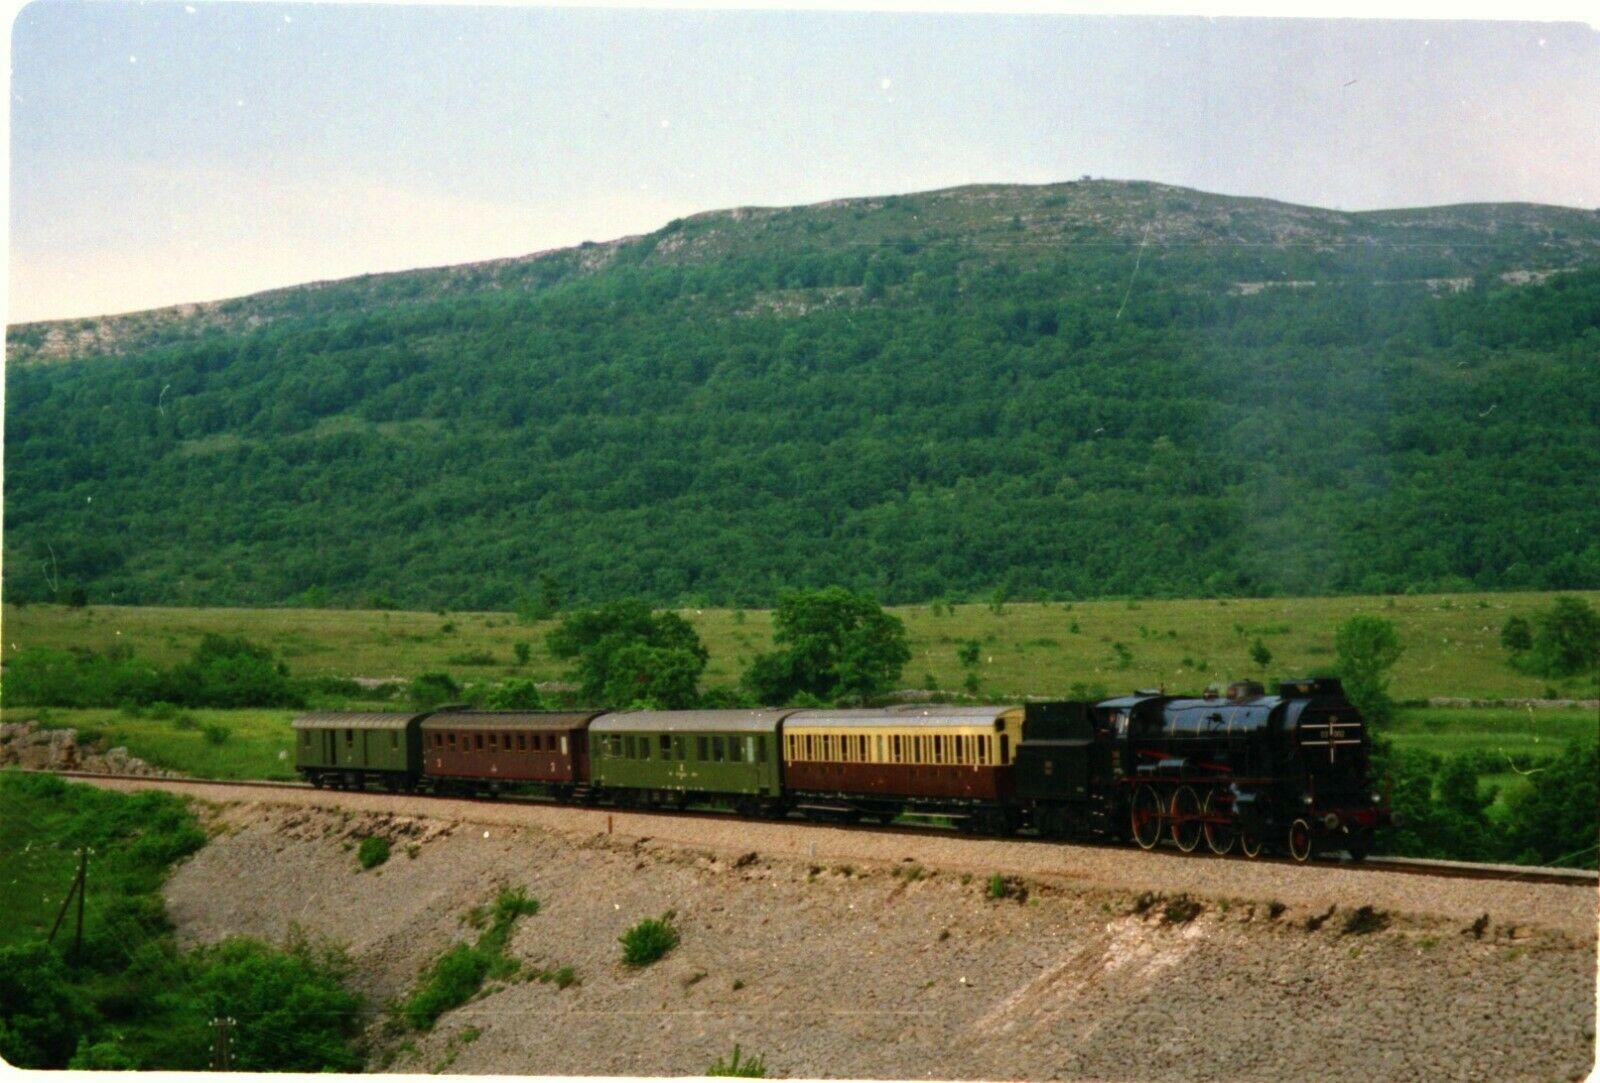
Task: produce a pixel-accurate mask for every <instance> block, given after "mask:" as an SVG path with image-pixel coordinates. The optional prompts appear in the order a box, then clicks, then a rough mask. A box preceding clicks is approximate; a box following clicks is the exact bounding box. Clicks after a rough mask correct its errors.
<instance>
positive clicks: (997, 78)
mask: <svg viewBox="0 0 1600 1083" xmlns="http://www.w3.org/2000/svg"><path fill="white" fill-rule="evenodd" d="M9 137H10V169H9V217H8V221H9V263H8V269H7V270H8V282H7V313H6V319H7V320H8V321H9V322H26V321H32V320H40V319H58V318H67V317H77V316H89V315H100V314H106V313H113V312H125V311H132V310H138V309H144V308H152V307H157V306H162V305H168V304H175V303H181V302H191V301H205V300H214V299H219V298H224V297H232V296H239V295H242V294H246V293H251V292H255V291H258V290H262V289H269V288H273V287H276V286H285V285H292V284H296V283H301V282H308V281H315V280H321V279H330V278H341V277H345V276H349V275H356V274H364V273H368V272H375V271H386V270H401V269H405V268H411V267H425V266H438V265H442V264H450V263H463V262H470V261H475V260H483V259H494V258H499V257H506V256H516V255H523V254H526V253H529V252H536V251H541V250H545V249H549V248H557V247H563V246H566V245H572V244H577V243H579V242H582V241H584V240H597V241H598V240H608V239H611V238H614V237H619V236H625V235H628V234H634V233H640V232H646V231H649V230H652V229H656V228H658V227H660V226H662V225H664V224H665V223H666V222H668V221H670V220H671V219H673V218H675V217H679V216H683V215H687V214H693V213H696V212H699V211H705V210H716V209H721V208H727V207H735V206H745V205H791V204H803V203H810V202H816V201H821V200H826V199H834V198H840V197H846V196H861V195H881V194H887V193H896V192H910V191H919V190H927V189H932V188H939V187H948V186H953V185H960V184H969V183H979V182H983V183H1020V184H1039V183H1047V182H1052V181H1060V180H1070V179H1075V178H1077V177H1078V176H1080V175H1084V174H1088V175H1091V176H1095V177H1114V178H1123V179H1143V180H1155V181H1161V182H1164V183H1168V184H1177V185H1185V186H1189V187H1194V188H1199V189H1203V190H1206V191H1213V192H1222V193H1227V194H1235V195H1252V196H1266V197H1271V198H1275V199H1282V200H1287V201H1290V202H1295V203H1307V204H1314V205H1317V206H1324V207H1337V208H1342V209H1345V210H1363V209H1375V208H1383V207H1396V206H1419V205H1436V204H1444V203H1462V202H1486V201H1526V202H1538V203H1553V204H1561V205H1566V206H1578V207H1588V208H1597V207H1600V33H1597V32H1596V30H1595V29H1594V28H1593V27H1586V26H1582V25H1578V24H1572V23H1566V24H1559V23H1514V22H1477V23H1472V22H1438V21H1433V22H1424V21H1409V22H1379V21H1371V20H1344V21H1326V20H1324V21H1308V20H1265V19H1201V18H1135V17H1131V16H1122V17H1116V18H1107V17H1087V16H1061V15H1006V16H988V15H974V14H960V13H947V14H906V13H895V12H864V11H817V10H813V11H798V12H796V11H789V12H782V11H728V10H723V11H674V10H585V9H574V8H527V7H522V8H475V7H460V6H456V7H426V6H401V7H383V6H372V5H365V6H336V5H322V4H305V3H295V4H253V3H243V2H236V0H235V2H226V3H204V2H199V0H192V2H189V3H184V2H182V0H179V2H177V3H138V4H135V3H127V2H121V3H106V2H98V3H83V2H78V0H39V2H36V3H34V4H32V5H30V6H28V7H25V8H23V9H22V10H21V11H20V13H19V14H17V15H16V17H15V20H14V22H13V24H12V26H11V99H10V131H9Z"/></svg>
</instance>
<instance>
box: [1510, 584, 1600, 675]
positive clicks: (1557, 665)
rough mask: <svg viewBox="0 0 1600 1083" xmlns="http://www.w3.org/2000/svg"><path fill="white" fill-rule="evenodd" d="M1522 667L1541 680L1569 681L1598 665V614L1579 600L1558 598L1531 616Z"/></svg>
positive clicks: (1599, 659) (1599, 640)
mask: <svg viewBox="0 0 1600 1083" xmlns="http://www.w3.org/2000/svg"><path fill="white" fill-rule="evenodd" d="M1533 621H1534V624H1535V625H1536V628H1535V631H1534V634H1533V643H1532V647H1531V649H1530V650H1529V651H1528V654H1527V657H1526V660H1525V664H1526V666H1527V668H1528V669H1530V670H1532V671H1533V672H1534V673H1538V674H1540V675H1541V676H1545V677H1572V676H1576V675H1578V674H1582V673H1589V672H1591V671H1593V670H1594V669H1595V668H1596V666H1597V665H1600V614H1596V613H1595V611H1594V609H1593V608H1592V607H1591V606H1590V605H1589V603H1588V602H1586V601H1584V600H1583V599H1582V598H1573V597H1566V596H1563V597H1560V598H1557V599H1556V600H1555V604H1554V605H1552V606H1551V607H1550V608H1549V609H1541V610H1539V612H1537V613H1535V614H1534V616H1533Z"/></svg>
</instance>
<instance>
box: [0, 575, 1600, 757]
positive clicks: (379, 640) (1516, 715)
mask: <svg viewBox="0 0 1600 1083" xmlns="http://www.w3.org/2000/svg"><path fill="white" fill-rule="evenodd" d="M1552 597H1553V596H1552V595H1548V594H1457V595H1416V596H1405V597H1390V598H1303V599H1250V600H1213V601H1146V602H1078V603H1070V604H1069V603H1035V604H1007V605H1005V606H1003V607H1001V608H1000V609H999V610H998V611H996V609H994V608H993V607H991V606H988V605H960V606H955V607H954V609H953V611H951V610H947V609H946V608H945V607H943V606H940V607H937V608H935V607H929V606H911V607H901V608H898V609H896V610H895V611H894V612H895V613H897V614H898V615H899V616H900V618H901V619H902V620H904V621H905V623H906V628H907V631H908V633H909V636H910V641H911V648H912V661H911V663H910V664H909V665H908V666H907V667H906V670H905V674H904V676H903V678H902V681H901V683H902V685H903V686H904V687H907V688H923V689H930V690H932V689H943V690H950V691H955V690H958V689H960V688H961V686H962V683H963V681H964V679H965V677H966V674H967V670H966V669H964V668H963V666H962V665H961V663H960V661H959V659H958V657H957V651H958V650H959V649H960V647H961V646H962V645H963V644H965V643H967V642H970V641H973V640H976V641H977V642H978V644H979V647H980V662H979V664H978V666H977V667H976V672H977V674H978V680H979V687H980V695H982V696H983V697H985V698H991V699H996V700H1005V699H1013V698H1018V697H1021V696H1071V695H1075V694H1076V695H1082V694H1084V693H1085V692H1087V693H1089V694H1102V693H1106V694H1116V693H1120V692H1124V691H1128V690H1130V689H1133V688H1136V687H1156V686H1162V687H1165V688H1167V689H1170V690H1173V691H1199V690H1201V689H1203V688H1204V687H1205V686H1206V685H1207V684H1210V683H1213V682H1219V683H1225V682H1227V681H1229V680H1233V679H1238V678H1244V677H1250V678H1257V679H1259V678H1262V677H1269V678H1270V677H1277V676H1291V675H1301V674H1308V673H1313V672H1317V671H1321V670H1326V669H1328V667H1330V666H1331V664H1332V662H1333V637H1334V632H1335V629H1336V628H1337V627H1338V625H1339V623H1340V622H1341V621H1343V620H1345V619H1346V618H1348V617H1350V616H1351V615H1353V614H1356V613H1372V614H1376V615H1379V616H1382V617H1385V618H1387V619H1388V620H1391V621H1393V622H1394V624H1395V626H1396V629H1397V630H1398V632H1399V635H1400V639H1401V642H1402V643H1403V644H1404V645H1405V653H1404V655H1403V656H1402V657H1401V659H1400V662H1399V664H1398V665H1397V666H1396V667H1395V672H1394V682H1393V687H1392V692H1393V694H1394V695H1395V696H1396V698H1398V699H1401V700H1413V701H1416V700H1424V699H1427V698H1429V697H1436V696H1448V697H1460V698H1466V699H1516V698H1535V697H1543V698H1587V697H1593V696H1594V695H1595V694H1596V693H1595V690H1594V684H1593V681H1592V680H1591V681H1588V682H1585V681H1579V680H1568V681H1562V682H1551V681H1547V680H1545V679H1543V678H1535V677H1529V676H1527V675H1525V674H1522V673H1518V672H1517V671H1516V670H1513V669H1512V668H1511V667H1510V666H1509V665H1508V664H1507V662H1506V655H1505V652H1504V650H1503V649H1502V648H1501V647H1500V627H1501V625H1502V624H1503V623H1504V622H1505V620H1506V618H1507V617H1509V616H1512V615H1520V616H1524V617H1528V616H1531V615H1532V614H1533V613H1534V612H1535V611H1536V610H1538V609H1540V608H1542V607H1545V606H1548V605H1549V604H1550V602H1551V599H1552ZM1584 597H1586V598H1587V599H1588V600H1589V601H1590V602H1591V604H1600V593H1596V592H1590V593H1588V594H1586V595H1584ZM680 613H681V614H682V616H684V617H685V618H686V619H687V620H689V621H690V622H691V623H692V624H693V625H694V627H695V629H696V630H697V631H698V632H699V634H700V636H701V637H702V639H704V641H705V643H706V646H707V648H708V649H709V650H710V652H711V664H710V667H709V669H708V672H707V676H706V680H705V682H704V683H705V684H706V685H715V684H732V683H734V682H735V681H737V679H738V675H739V673H740V672H741V671H742V670H743V669H744V667H745V666H746V665H748V664H749V661H750V659H751V658H752V657H753V656H754V655H755V654H757V653H759V652H761V651H763V650H766V649H768V648H769V646H770V644H771V613H770V612H768V611H765V610H747V611H743V610H709V609H708V610H703V611H702V610H692V609H691V610H681V611H680ZM3 615H4V626H3V629H0V634H3V649H4V652H7V653H9V652H10V651H14V650H18V649H22V648H27V647H53V648H67V647H83V648H88V649H91V650H102V651H103V650H105V649H107V648H110V647H113V646H116V645H120V644H126V645H127V646H128V647H129V648H130V649H132V651H133V652H134V653H135V654H136V655H137V656H139V657H140V658H144V659H147V660H149V661H151V662H154V663H156V664H158V665H171V664H173V663H175V662H178V661H181V660H183V659H185V658H187V657H188V655H189V653H190V651H191V650H192V649H193V648H194V646H195V644H196V643H198V642H199V640H200V637H201V636H203V635H205V634H206V633H208V632H216V633H221V634H225V635H243V636H247V637H249V638H250V639H252V640H255V641H257V642H260V643H263V644H266V645H268V646H270V647H271V648H272V649H273V650H274V651H276V652H277V653H278V654H279V655H280V656H281V657H282V658H283V659H284V660H285V661H287V663H288V664H289V666H290V668H291V670H292V671H293V673H294V674H295V675H297V676H317V675H332V676H341V677H378V678H396V679H406V678H410V677H413V676H416V675H417V674H419V673H425V672H430V671H438V670H442V671H445V672H448V673H450V674H451V675H453V676H454V677H456V678H457V679H458V680H461V681H463V682H465V683H475V682H492V681H498V680H502V679H504V678H506V677H513V676H516V677H532V678H534V679H536V680H541V681H545V680H556V679H559V678H561V677H563V676H564V664H563V663H561V662H560V661H558V660H556V659H554V658H552V657H550V655H549V653H548V651H547V650H546V649H545V634H546V633H547V632H548V631H549V630H550V628H552V627H553V626H554V622H543V623H539V624H532V625H529V624H523V623H520V622H519V621H518V620H517V619H516V618H515V616H513V615H511V614H508V613H402V612H388V611H362V610H310V609H168V608H137V609H133V608H116V607H90V608H85V609H68V608H64V607H59V606H27V607H16V606H6V607H5V608H4V614H3ZM1257 640H1259V641H1260V642H1261V643H1262V644H1263V645H1264V646H1265V647H1266V648H1267V649H1268V650H1269V651H1271V652H1272V660H1271V661H1270V662H1269V663H1268V664H1267V666H1266V667H1264V668H1263V667H1260V666H1257V665H1256V664H1255V663H1254V662H1253V661H1252V660H1251V658H1250V650H1251V648H1252V646H1253V645H1254V644H1255V643H1256V641H1257ZM519 642H522V643H527V644H528V647H529V659H528V662H527V663H526V664H518V663H517V660H516V650H515V644H517V643H519ZM1119 644H1120V646H1121V650H1120V651H1119V650H1118V645H1119ZM1075 686H1076V687H1075ZM381 705H382V704H378V703H374V704H372V705H371V706H381ZM350 706H362V705H361V704H351V705H350ZM294 713H295V712H293V711H278V710H251V711H210V710H193V711H185V712H182V713H181V714H180V715H179V716H178V717H176V718H167V719H158V718H149V717H146V718H139V717H132V716H130V715H129V714H128V713H127V712H122V711H117V710H112V709H105V710H65V709H46V710H43V711H41V710H39V709H35V708H13V707H7V708H6V709H5V710H4V718H5V719H6V720H7V721H16V720H19V719H23V718H35V717H40V718H41V721H44V722H46V723H47V724H50V725H57V726H73V727H75V728H77V729H79V730H80V731H81V732H82V733H83V735H84V736H85V737H86V738H88V742H86V743H89V742H93V741H95V740H100V741H102V742H103V746H104V747H113V746H116V745H124V746H126V747H127V748H128V749H129V750H130V751H131V752H132V753H133V754H134V755H136V756H139V757H141V758H142V759H145V760H147V761H149V762H151V763H153V764H156V765H158V766H161V767H167V768H171V769H173V770H177V771H182V772H185V773H189V774H197V775H207V776H210V777H215V778H281V777H289V776H290V775H292V762H291V757H290V754H289V753H288V752H287V750H288V749H289V748H291V747H292V746H291V742H290V736H291V734H290V731H289V726H288V722H289V720H290V719H291V718H292V717H293V716H294ZM41 716H42V717H41ZM218 727H220V728H221V729H223V730H226V731H227V733H226V736H225V737H219V732H220V731H219V730H218ZM208 730H209V732H210V735H209V736H208ZM1597 730H1600V720H1597V719H1596V717H1595V712H1594V711H1592V710H1587V709H1564V710H1563V709H1540V710H1526V709H1521V710H1519V709H1510V708H1470V709H1453V708H1424V707H1420V706H1413V707H1410V708H1408V709H1406V710H1405V711H1404V712H1403V713H1402V716H1401V718H1400V719H1399V720H1398V722H1397V723H1396V724H1395V725H1394V726H1393V727H1392V728H1391V730H1390V735H1391V736H1392V737H1393V739H1394V741H1395V743H1396V744H1397V745H1399V746H1400V747H1410V748H1419V749H1426V750H1428V751H1432V752H1436V753H1439V754H1443V755H1453V754H1460V753H1468V752H1477V751H1484V752H1487V753H1489V754H1490V755H1492V756H1496V757H1498V756H1501V755H1505V756H1508V757H1515V756H1519V755H1524V754H1531V755H1535V756H1538V755H1544V754H1546V753H1550V752H1554V751H1555V750H1557V749H1558V748H1560V747H1561V745H1562V744H1563V743H1564V742H1565V741H1567V740H1568V739H1572V738H1576V739H1579V740H1595V739H1596V732H1597ZM1486 781H1490V782H1498V783H1502V784H1504V785H1505V786H1515V785H1521V784H1525V783H1524V782H1523V776H1521V775H1520V774H1518V773H1516V772H1515V771H1514V770H1511V769H1510V768H1509V764H1508V770H1507V771H1506V772H1505V773H1504V775H1503V776H1501V775H1496V776H1492V777H1490V778H1486Z"/></svg>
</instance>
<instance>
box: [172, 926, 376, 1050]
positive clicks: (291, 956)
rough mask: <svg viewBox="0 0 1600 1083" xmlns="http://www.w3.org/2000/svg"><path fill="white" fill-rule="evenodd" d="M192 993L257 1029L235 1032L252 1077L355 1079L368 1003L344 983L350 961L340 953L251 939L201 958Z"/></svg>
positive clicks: (206, 951)
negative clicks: (357, 1040) (339, 1075)
mask: <svg viewBox="0 0 1600 1083" xmlns="http://www.w3.org/2000/svg"><path fill="white" fill-rule="evenodd" d="M193 960H194V964H195V970H194V974H193V977H192V979H191V987H192V989H193V991H194V993H195V994H196V997H197V999H198V1001H199V1003H200V1004H201V1005H206V1006H208V1007H209V1008H212V1009H214V1010H215V1011H216V1013H217V1014H221V1015H230V1016H233V1017H235V1018H237V1019H239V1020H241V1021H248V1022H249V1024H250V1025H248V1026H244V1025H241V1026H240V1027H238V1028H237V1030H236V1031H235V1032H234V1034H235V1039H234V1065H235V1067H236V1068H237V1069H238V1070H240V1071H246V1072H272V1071H277V1072H283V1071H289V1072H320V1071H325V1070H329V1069H331V1070H334V1071H340V1072H355V1071H359V1070H360V1068H361V1057H360V1055H359V1054H358V1053H356V1052H355V1051H354V1050H353V1049H352V1048H351V1047H350V1046H349V1045H347V1044H346V1042H347V1040H348V1039H350V1038H353V1037H354V1036H355V1034H356V1032H357V1031H358V1030H359V1029H360V1025H361V1014H360V1009H361V1001H360V999H359V998H358V997H356V996H355V995H354V994H352V993H349V992H346V991H345V990H344V988H343V987H342V985H341V981H342V980H343V979H344V978H345V977H347V976H348V973H349V961H348V960H347V959H346V958H345V956H344V955H343V953H342V952H340V951H338V950H337V949H330V948H315V947H313V946H312V945H311V944H310V943H309V942H307V941H305V940H304V939H291V941H290V943H289V944H288V945H287V946H286V947H285V948H284V949H282V950H280V949H278V948H275V947H273V946H271V945H270V944H265V943H262V942H261V941H259V940H250V939H247V938H244V937H238V938H233V939H229V940H224V941H222V942H221V943H218V944H213V945H211V946H209V947H205V948H201V949H199V950H198V951H196V952H195V953H194V955H193Z"/></svg>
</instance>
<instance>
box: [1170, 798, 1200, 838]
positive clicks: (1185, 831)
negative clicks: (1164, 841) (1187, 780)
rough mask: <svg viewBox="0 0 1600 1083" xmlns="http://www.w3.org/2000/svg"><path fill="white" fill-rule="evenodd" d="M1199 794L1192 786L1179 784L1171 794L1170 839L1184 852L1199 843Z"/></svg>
mask: <svg viewBox="0 0 1600 1083" xmlns="http://www.w3.org/2000/svg"><path fill="white" fill-rule="evenodd" d="M1202 826H1203V825H1202V824H1201V822H1200V796H1199V794H1197V793H1195V792H1194V787H1193V786H1179V787H1178V788H1177V790H1176V791H1174V792H1173V794H1172V841H1173V842H1175V843H1177V844H1178V849H1180V850H1182V851H1183V852H1184V853H1186V854H1192V853H1194V850H1195V847H1197V846H1199V845H1200V834H1201V828H1202Z"/></svg>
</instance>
